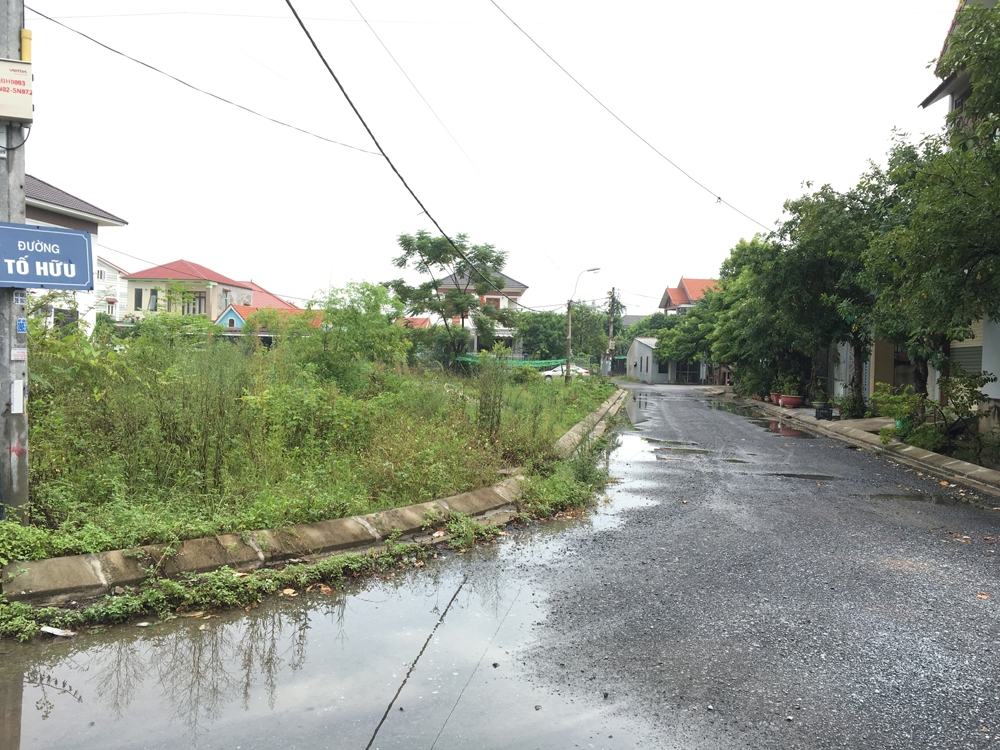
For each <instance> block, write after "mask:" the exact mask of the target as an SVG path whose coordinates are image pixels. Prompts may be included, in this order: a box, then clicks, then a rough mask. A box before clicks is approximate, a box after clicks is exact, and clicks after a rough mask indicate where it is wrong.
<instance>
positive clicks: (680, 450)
mask: <svg viewBox="0 0 1000 750" xmlns="http://www.w3.org/2000/svg"><path fill="white" fill-rule="evenodd" d="M692 445H695V443H692ZM653 450H654V451H655V452H657V453H661V452H667V453H685V454H692V455H704V454H706V453H711V452H712V451H710V450H705V449H704V448H670V447H668V446H663V447H662V448H654V449H653ZM657 458H659V456H657Z"/></svg>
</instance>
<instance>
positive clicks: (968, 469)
mask: <svg viewBox="0 0 1000 750" xmlns="http://www.w3.org/2000/svg"><path fill="white" fill-rule="evenodd" d="M735 400H736V401H739V403H740V404H741V405H745V406H751V407H753V408H755V409H759V410H760V411H762V412H764V413H765V414H769V415H773V416H775V417H777V418H780V419H781V420H782V421H783V422H788V423H792V424H797V425H801V426H802V427H805V428H806V429H808V430H810V431H812V432H818V433H820V434H822V435H826V436H827V437H832V438H836V439H837V440H841V441H843V442H845V443H850V444H851V445H855V446H857V447H858V448H862V449H864V450H867V451H870V452H872V453H875V454H876V455H884V456H888V457H891V458H892V459H893V460H894V461H898V462H899V463H901V464H906V465H907V466H910V467H911V468H915V469H923V470H924V471H929V472H931V473H933V474H940V475H941V476H942V477H946V478H948V479H949V480H954V482H955V483H956V484H961V485H964V486H965V487H968V488H970V489H973V490H975V491H977V492H981V493H983V494H985V495H989V496H991V497H995V498H1000V471H993V470H992V469H986V468H984V467H982V466H978V465H976V464H972V463H969V462H968V461H959V460H958V459H955V458H951V457H949V456H942V455H941V454H940V453H932V452H931V451H925V450H923V449H922V448H915V447H914V446H912V445H907V444H906V443H889V444H888V445H883V444H882V441H881V440H879V437H878V435H875V434H873V433H871V432H865V431H864V430H861V429H858V428H857V427H852V426H851V421H850V420H846V421H842V422H831V421H827V420H822V419H816V417H813V416H810V415H808V414H800V413H798V412H795V411H793V410H791V409H783V408H781V407H780V406H775V405H774V404H767V403H763V402H761V401H753V400H750V399H735Z"/></svg>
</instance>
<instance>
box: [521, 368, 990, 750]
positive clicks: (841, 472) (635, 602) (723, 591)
mask: <svg viewBox="0 0 1000 750" xmlns="http://www.w3.org/2000/svg"><path fill="white" fill-rule="evenodd" d="M633 394H634V396H635V400H634V401H633V403H632V404H631V407H632V409H631V412H630V413H631V415H632V416H634V417H635V418H636V421H637V428H638V430H639V432H637V433H632V435H636V434H637V435H639V436H640V437H641V438H643V439H644V440H645V443H646V445H647V446H650V447H652V448H653V451H652V453H650V452H649V451H647V450H643V449H642V447H641V446H640V447H637V448H631V449H630V448H629V446H632V445H634V441H633V440H632V436H631V435H630V436H627V437H626V440H625V442H624V444H623V449H621V450H619V453H618V455H617V458H618V460H619V461H620V462H622V463H624V467H622V466H621V464H619V472H620V474H621V476H622V483H621V484H620V485H618V487H616V488H615V489H614V492H616V493H618V492H625V493H628V494H631V495H638V496H642V497H645V498H647V499H649V500H652V501H654V502H655V504H654V505H650V506H648V507H644V508H637V509H635V510H633V511H631V512H630V513H629V515H628V520H627V522H626V523H625V524H623V525H622V526H620V527H618V528H615V529H611V530H608V531H606V532H602V533H599V534H590V535H578V536H577V537H576V539H574V541H573V543H572V545H571V550H570V551H571V554H567V555H566V556H565V557H563V558H562V559H561V560H560V563H559V565H558V566H554V567H552V568H551V569H550V572H551V577H550V578H549V580H548V587H549V604H550V608H551V609H550V613H549V616H548V618H547V619H546V620H545V621H544V623H543V624H542V625H541V632H540V637H541V643H540V644H539V645H538V647H537V648H536V649H534V651H533V653H532V655H533V656H534V657H535V659H536V660H537V662H536V669H537V672H538V674H539V675H542V676H546V677H547V679H550V680H551V681H552V682H553V684H561V685H562V686H563V688H564V689H568V690H571V691H574V692H576V693H580V694H589V695H590V696H592V697H593V698H595V699H600V700H607V701H609V702H618V703H619V704H620V706H621V712H622V713H623V714H631V715H633V716H634V717H635V718H636V720H637V721H643V722H645V721H648V722H649V723H650V724H651V725H652V727H653V729H654V732H655V734H656V736H657V737H658V739H657V741H656V744H658V745H659V746H660V747H664V748H673V747H678V748H841V747H846V748H972V747H1000V628H998V618H997V615H998V603H1000V585H998V562H997V556H998V553H997V551H996V550H997V545H996V544H995V543H994V539H995V537H997V535H998V534H1000V512H996V511H994V510H991V509H982V508H978V507H971V506H969V505H967V504H964V503H963V504H959V505H947V504H939V503H941V502H944V503H949V502H954V500H955V498H956V496H957V495H958V493H959V488H955V487H942V486H941V485H940V484H939V483H938V482H939V480H940V478H938V477H934V478H932V477H929V476H918V474H917V473H916V472H915V471H911V470H907V469H904V468H902V467H899V466H898V465H895V464H890V463H888V462H887V461H885V460H882V459H880V458H877V457H875V456H873V455H871V454H868V453H866V452H862V451H858V450H850V449H846V448H845V445H844V444H843V443H839V442H836V441H834V440H831V439H824V438H817V439H807V438H803V437H794V436H793V435H794V434H795V433H794V431H788V430H785V433H786V434H784V435H783V434H781V431H778V432H775V431H772V430H774V429H778V427H777V425H768V424H767V422H757V423H755V422H753V421H750V420H748V419H746V418H743V417H739V416H736V415H734V414H731V413H728V412H726V411H718V410H713V409H711V408H709V404H708V403H707V401H706V398H705V395H704V393H703V392H701V391H697V390H695V389H691V388H683V387H670V386H657V387H636V388H635V390H634V391H633ZM768 427H770V428H771V429H768ZM651 441H676V442H677V443H693V444H696V445H678V444H676V443H674V444H672V443H666V442H651ZM677 448H681V449H685V448H687V449H692V450H704V451H710V453H684V452H678V451H677V450H676V449H677ZM630 450H631V452H632V455H629V452H630ZM792 474H796V475H811V476H810V477H809V478H796V477H791V476H781V475H792ZM928 495H946V497H939V498H938V501H939V503H937V504H936V503H934V502H927V501H926V498H927V496H928ZM891 496H903V497H891ZM921 496H923V497H924V498H925V500H921V499H919V498H920V497H921ZM605 693H607V694H608V697H607V699H605V698H604V694H605Z"/></svg>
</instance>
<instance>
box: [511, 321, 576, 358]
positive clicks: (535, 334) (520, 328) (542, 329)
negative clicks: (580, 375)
mask: <svg viewBox="0 0 1000 750" xmlns="http://www.w3.org/2000/svg"><path fill="white" fill-rule="evenodd" d="M515 325H516V327H517V332H518V335H519V336H520V338H521V347H522V349H523V351H524V353H525V355H526V356H527V357H528V358H529V359H562V358H563V357H565V355H566V316H565V315H564V314H560V313H556V312H530V311H527V310H524V311H521V312H519V313H518V314H517V321H516V323H515Z"/></svg>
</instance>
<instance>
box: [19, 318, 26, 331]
mask: <svg viewBox="0 0 1000 750" xmlns="http://www.w3.org/2000/svg"><path fill="white" fill-rule="evenodd" d="M17 332H18V333H27V332H28V319H27V318H18V319H17Z"/></svg>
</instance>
